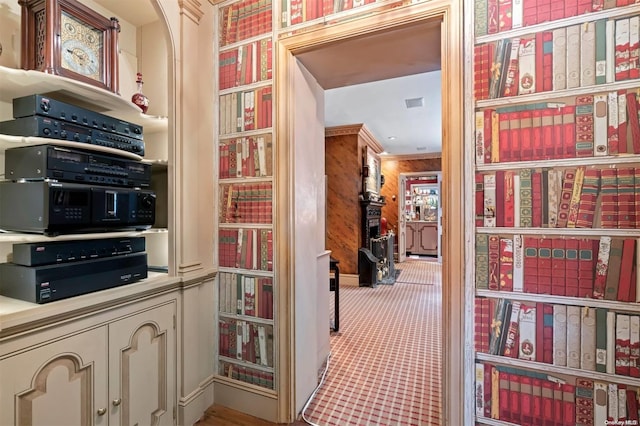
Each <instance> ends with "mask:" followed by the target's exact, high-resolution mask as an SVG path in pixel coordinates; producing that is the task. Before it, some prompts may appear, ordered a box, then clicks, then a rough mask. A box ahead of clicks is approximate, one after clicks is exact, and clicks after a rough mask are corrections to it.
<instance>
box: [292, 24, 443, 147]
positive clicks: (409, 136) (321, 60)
mask: <svg viewBox="0 0 640 426" xmlns="http://www.w3.org/2000/svg"><path fill="white" fill-rule="evenodd" d="M440 39H441V37H440V21H439V20H437V19H434V20H433V21H430V22H426V23H417V24H415V23H413V24H408V25H405V26H403V27H400V28H396V29H393V30H384V31H378V32H375V33H373V34H366V35H360V36H357V37H352V38H348V39H343V40H340V41H337V42H333V43H328V44H327V45H324V46H321V47H318V48H315V49H310V50H306V51H303V52H295V56H296V58H297V59H298V60H299V61H300V62H301V63H302V64H303V65H304V66H305V68H307V70H309V72H310V73H311V75H313V76H314V77H315V79H316V80H317V81H318V83H319V84H320V86H321V87H322V88H324V89H325V92H324V93H325V125H326V126H327V127H331V126H337V125H348V124H359V123H364V124H365V125H366V126H367V127H368V128H369V130H370V131H371V132H372V133H373V135H374V136H375V137H376V139H378V142H380V144H381V145H382V146H383V148H384V150H385V151H386V152H387V153H388V154H391V155H405V154H426V153H436V152H441V150H442V149H441V146H442V142H441V141H442V130H441V129H442V125H441V123H442V114H441V110H442V105H441V98H442V97H441V78H440V77H441V73H440V68H441V66H440V63H441V58H440V56H441V50H440ZM413 98H424V105H423V106H422V107H420V108H413V109H407V108H406V105H405V99H413ZM390 137H395V139H394V140H391V139H389V138H390Z"/></svg>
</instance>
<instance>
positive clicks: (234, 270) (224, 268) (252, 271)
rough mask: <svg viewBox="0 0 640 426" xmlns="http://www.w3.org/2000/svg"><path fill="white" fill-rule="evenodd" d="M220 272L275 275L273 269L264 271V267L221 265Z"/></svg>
mask: <svg viewBox="0 0 640 426" xmlns="http://www.w3.org/2000/svg"><path fill="white" fill-rule="evenodd" d="M218 272H229V273H232V274H242V275H251V276H256V277H273V271H263V270H262V269H240V268H230V267H228V266H221V267H220V268H219V269H218Z"/></svg>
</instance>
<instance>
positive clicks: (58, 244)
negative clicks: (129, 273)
mask: <svg viewBox="0 0 640 426" xmlns="http://www.w3.org/2000/svg"><path fill="white" fill-rule="evenodd" d="M144 250H145V239H144V237H123V238H104V239H92V240H75V241H46V242H38V243H21V244H14V245H13V257H12V259H11V262H12V263H15V264H17V265H24V266H40V265H50V264H54V263H65V262H76V261H79V260H89V259H98V258H102V257H112V256H119V255H122V254H129V253H140V252H143V251H144Z"/></svg>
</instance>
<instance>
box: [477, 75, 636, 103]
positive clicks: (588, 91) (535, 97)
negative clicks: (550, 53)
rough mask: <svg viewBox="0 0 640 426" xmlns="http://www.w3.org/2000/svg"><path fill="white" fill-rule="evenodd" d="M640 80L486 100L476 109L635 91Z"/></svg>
mask: <svg viewBox="0 0 640 426" xmlns="http://www.w3.org/2000/svg"><path fill="white" fill-rule="evenodd" d="M638 86H640V80H638V79H634V80H625V81H619V82H616V83H608V84H598V85H596V86H586V87H578V88H576V89H565V90H550V91H547V92H539V93H532V94H529V95H518V96H508V97H502V98H495V99H484V100H481V101H477V102H476V109H483V108H492V107H504V106H513V105H522V104H528V103H534V102H543V101H549V100H557V99H559V98H566V97H570V96H580V95H593V94H596V93H606V92H614V91H617V90H627V89H635V88H636V87H638Z"/></svg>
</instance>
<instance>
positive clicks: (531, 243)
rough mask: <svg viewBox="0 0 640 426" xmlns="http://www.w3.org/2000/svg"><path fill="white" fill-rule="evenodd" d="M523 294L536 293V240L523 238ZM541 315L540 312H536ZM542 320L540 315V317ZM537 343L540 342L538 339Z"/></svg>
mask: <svg viewBox="0 0 640 426" xmlns="http://www.w3.org/2000/svg"><path fill="white" fill-rule="evenodd" d="M523 286H524V287H523V290H524V292H525V293H532V294H536V293H538V238H537V237H525V238H524V283H523ZM537 312H538V313H542V310H539V311H537ZM540 318H542V315H540ZM538 341H540V342H541V341H542V339H539V340H538Z"/></svg>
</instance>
